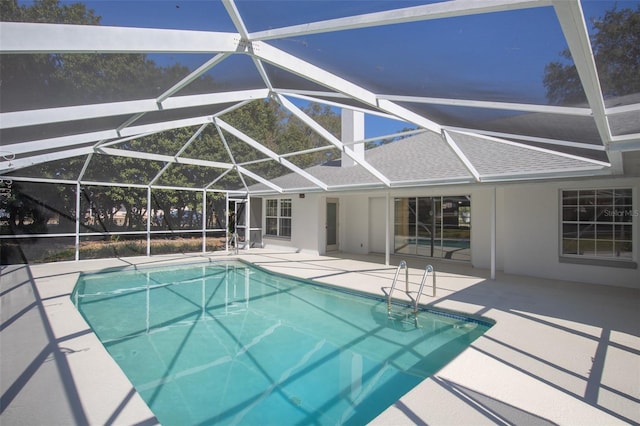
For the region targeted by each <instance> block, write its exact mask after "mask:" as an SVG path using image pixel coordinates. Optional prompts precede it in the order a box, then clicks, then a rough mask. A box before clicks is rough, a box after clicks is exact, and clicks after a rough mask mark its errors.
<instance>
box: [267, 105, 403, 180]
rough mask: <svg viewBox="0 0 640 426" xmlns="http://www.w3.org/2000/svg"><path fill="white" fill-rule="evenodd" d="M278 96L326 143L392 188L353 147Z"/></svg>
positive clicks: (383, 176) (288, 108)
mask: <svg viewBox="0 0 640 426" xmlns="http://www.w3.org/2000/svg"><path fill="white" fill-rule="evenodd" d="M276 96H277V97H278V101H279V102H280V104H281V105H282V106H283V107H285V108H286V109H287V110H289V111H290V112H291V113H292V114H293V115H295V116H296V117H298V118H299V119H300V120H301V121H302V122H303V123H305V124H306V125H307V126H309V127H310V128H311V130H313V131H314V132H316V133H317V134H318V135H320V136H321V137H322V138H324V139H325V140H326V141H328V142H330V143H331V144H332V145H334V146H335V147H336V148H338V149H339V150H340V151H342V152H344V153H345V154H347V156H349V158H351V159H352V160H353V161H355V162H356V163H357V164H359V165H360V166H362V167H363V168H364V169H365V170H366V171H367V172H369V173H370V174H371V175H373V176H374V177H375V178H376V179H378V180H379V181H380V182H382V183H383V184H384V185H385V186H390V185H391V182H390V181H389V179H388V178H387V177H386V176H385V175H383V174H382V173H380V172H379V171H378V170H377V169H376V168H375V167H373V166H372V165H371V164H369V163H368V162H367V161H366V160H365V159H364V155H362V156H361V155H358V154H357V153H356V151H355V150H354V149H353V148H352V147H350V146H347V145H345V144H344V143H343V142H342V141H341V140H340V139H338V138H336V137H335V136H333V135H332V134H331V132H329V131H328V130H327V129H325V128H324V127H322V126H321V125H319V124H318V123H317V122H316V121H315V120H313V119H312V118H311V117H309V116H308V115H307V114H305V113H304V112H303V111H302V110H300V108H298V107H297V106H295V105H294V104H293V103H292V102H291V101H289V100H288V99H287V98H285V97H284V96H281V95H276Z"/></svg>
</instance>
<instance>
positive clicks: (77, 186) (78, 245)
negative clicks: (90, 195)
mask: <svg viewBox="0 0 640 426" xmlns="http://www.w3.org/2000/svg"><path fill="white" fill-rule="evenodd" d="M80 191H82V188H81V187H80V182H76V262H77V261H79V260H80Z"/></svg>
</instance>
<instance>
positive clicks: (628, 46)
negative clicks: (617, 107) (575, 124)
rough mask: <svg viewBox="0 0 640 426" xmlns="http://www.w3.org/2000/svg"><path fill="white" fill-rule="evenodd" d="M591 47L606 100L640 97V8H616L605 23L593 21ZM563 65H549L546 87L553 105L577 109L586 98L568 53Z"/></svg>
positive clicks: (563, 53) (608, 12) (564, 54)
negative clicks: (636, 94)
mask: <svg viewBox="0 0 640 426" xmlns="http://www.w3.org/2000/svg"><path fill="white" fill-rule="evenodd" d="M592 23H593V26H594V29H595V32H594V34H593V36H592V37H591V45H592V49H593V54H594V57H595V61H596V66H597V69H598V76H599V78H600V84H601V88H602V92H603V94H604V96H605V97H606V98H611V97H618V96H625V95H629V94H635V93H640V5H638V7H637V8H636V10H633V9H621V10H618V9H617V7H616V6H614V7H613V9H611V10H609V11H607V12H606V13H605V15H604V17H602V18H601V19H597V20H593V22H592ZM560 55H561V56H562V57H563V58H564V61H563V62H560V61H556V62H551V63H549V64H547V66H546V67H545V72H544V85H545V87H546V89H547V98H548V100H549V102H551V103H552V104H558V105H575V104H580V103H583V102H585V101H586V96H585V93H584V90H583V89H582V85H581V84H580V77H579V76H578V71H577V69H576V67H575V65H574V64H573V63H572V61H571V53H570V52H569V50H568V49H566V50H564V51H562V52H561V53H560Z"/></svg>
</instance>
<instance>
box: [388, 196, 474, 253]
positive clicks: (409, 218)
mask: <svg viewBox="0 0 640 426" xmlns="http://www.w3.org/2000/svg"><path fill="white" fill-rule="evenodd" d="M394 253H396V254H408V255H414V256H424V257H435V258H445V259H455V260H467V261H468V260H471V197H470V196H468V195H467V196H451V197H443V196H440V197H406V198H396V199H395V226H394Z"/></svg>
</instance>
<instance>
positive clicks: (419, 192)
mask: <svg viewBox="0 0 640 426" xmlns="http://www.w3.org/2000/svg"><path fill="white" fill-rule="evenodd" d="M579 188H585V189H586V188H632V189H633V191H634V202H635V205H634V206H633V212H638V211H640V209H639V208H638V180H637V179H633V178H618V179H615V178H599V179H585V180H575V181H545V182H528V183H518V184H515V183H514V184H501V185H500V186H494V185H483V184H478V185H461V186H446V187H433V188H431V187H422V188H415V189H411V190H407V189H403V190H389V203H390V206H389V208H390V216H389V220H390V226H389V230H390V231H389V232H390V241H391V243H390V245H391V248H390V250H391V251H392V250H393V243H392V238H393V223H394V218H393V199H394V197H408V196H414V197H415V196H438V195H470V196H471V209H472V214H471V220H472V222H471V264H472V265H473V266H474V267H477V268H485V269H489V268H490V267H491V226H490V223H491V222H490V221H491V211H492V203H493V193H494V190H495V195H496V198H495V203H496V223H497V226H496V259H495V262H496V269H497V270H499V271H503V272H505V273H510V274H518V275H526V276H533V277H540V278H549V279H560V280H570V281H579V282H585V283H592V284H604V285H613V286H622V287H636V288H637V287H640V269H638V268H637V267H636V268H621V267H615V266H596V265H589V264H575V263H565V262H561V261H560V256H559V239H560V236H559V235H560V195H559V194H560V191H561V190H562V189H579ZM332 196H335V198H337V199H338V200H339V251H341V252H344V253H353V254H367V253H384V244H385V242H386V238H385V231H386V226H385V220H386V211H385V206H386V204H385V203H386V193H385V192H383V191H368V192H367V191H362V192H344V193H334V194H332ZM282 198H291V199H292V203H293V221H292V222H293V223H292V237H291V239H288V240H286V239H274V238H265V247H269V248H278V247H281V248H286V249H292V248H293V249H297V250H300V251H302V252H308V253H314V254H324V253H325V235H324V232H325V222H326V218H325V215H326V213H325V203H326V200H327V196H326V194H322V193H309V194H305V197H304V198H300V197H299V196H298V194H294V195H287V196H283V197H282ZM638 216H639V215H637V214H635V215H634V217H633V224H634V256H635V257H634V258H633V259H632V261H633V262H635V263H636V264H637V263H638V256H639V252H640V244H639V242H640V217H638Z"/></svg>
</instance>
